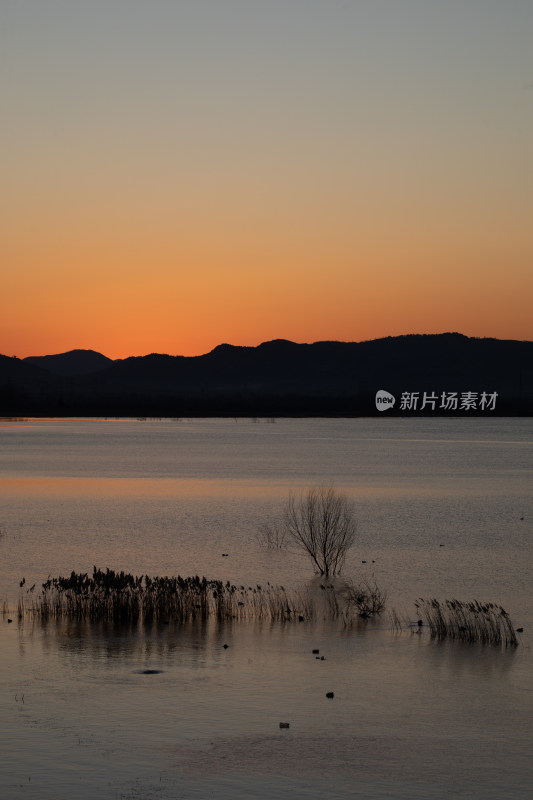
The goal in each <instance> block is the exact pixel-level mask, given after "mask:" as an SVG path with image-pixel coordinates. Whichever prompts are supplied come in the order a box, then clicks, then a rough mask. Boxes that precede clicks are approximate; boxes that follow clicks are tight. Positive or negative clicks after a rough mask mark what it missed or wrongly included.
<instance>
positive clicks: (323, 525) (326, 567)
mask: <svg viewBox="0 0 533 800" xmlns="http://www.w3.org/2000/svg"><path fill="white" fill-rule="evenodd" d="M283 521H284V526H285V528H286V530H287V533H288V535H289V537H290V539H291V540H292V541H293V542H294V543H295V544H296V545H297V546H298V547H299V548H300V549H302V550H303V551H304V552H306V553H307V555H308V556H309V557H310V559H311V561H312V562H313V564H314V565H315V567H316V569H317V570H318V572H319V573H320V574H321V575H325V576H326V577H328V576H329V575H336V574H337V573H338V572H340V570H341V569H342V566H343V564H344V559H345V558H346V553H347V552H348V550H349V549H350V547H351V546H352V545H353V543H354V541H355V534H356V528H357V526H356V521H355V511H354V507H353V504H352V503H351V502H350V500H349V499H348V497H347V495H346V494H344V493H343V492H339V491H338V490H337V489H335V488H334V487H333V486H318V487H314V488H311V489H307V491H305V492H301V493H300V494H299V495H297V496H295V495H294V494H290V495H289V498H288V500H287V504H286V506H285V510H284V514H283Z"/></svg>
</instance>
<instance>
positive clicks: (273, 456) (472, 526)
mask: <svg viewBox="0 0 533 800" xmlns="http://www.w3.org/2000/svg"><path fill="white" fill-rule="evenodd" d="M532 478H533V422H532V421H529V420H507V419H471V420H469V419H458V420H453V419H446V420H442V419H440V420H430V419H404V420H401V419H379V420H276V421H275V422H272V421H265V420H260V421H258V422H252V421H244V420H239V421H237V422H235V421H233V420H205V421H204V420H202V421H197V420H194V421H188V420H184V421H167V420H164V421H131V420H116V421H103V420H102V421H27V422H3V423H2V422H0V529H1V530H2V535H1V536H0V599H3V598H6V599H7V601H8V602H9V603H10V604H11V606H13V605H14V604H15V603H16V600H17V597H18V592H19V587H18V583H19V581H20V580H21V578H22V577H25V578H26V586H29V585H30V584H31V583H33V582H36V583H37V584H38V585H39V584H40V583H42V582H43V581H44V580H46V578H47V577H48V575H52V576H55V575H58V574H64V573H67V572H68V573H69V572H70V571H71V570H73V569H74V570H76V571H84V572H85V571H91V570H92V567H93V564H96V565H97V566H100V567H102V568H105V567H110V568H113V569H125V570H128V571H132V572H136V573H138V574H142V573H148V574H182V575H189V574H197V573H199V574H201V575H202V574H205V575H206V576H207V577H210V578H222V579H228V580H231V581H232V582H238V583H241V582H242V583H252V582H253V583H264V582H266V581H267V580H270V582H271V583H283V584H284V585H287V584H288V585H290V586H299V585H305V584H306V583H309V582H312V581H313V575H312V571H311V569H310V565H309V564H308V563H307V562H306V560H305V559H304V558H303V557H302V556H300V555H298V554H297V553H294V552H287V551H282V552H272V551H268V550H264V549H262V548H261V547H260V545H259V543H258V540H257V536H256V531H257V526H258V524H259V523H261V522H262V521H263V520H265V519H269V518H271V517H272V515H274V514H275V513H277V511H278V510H279V509H280V507H281V505H282V503H283V500H284V498H285V497H286V496H287V494H288V492H289V491H290V490H291V489H293V490H297V489H299V488H305V487H307V486H309V485H315V484H320V483H334V484H335V485H336V486H338V487H340V488H343V489H345V490H346V491H347V492H348V493H349V494H350V495H352V496H353V498H354V500H355V502H356V505H357V513H358V520H359V533H358V540H357V544H356V546H355V547H354V549H353V551H352V553H351V554H350V557H349V558H348V560H347V563H346V567H345V574H346V575H347V576H349V577H354V578H361V577H366V576H368V575H369V574H371V573H372V574H373V575H374V576H375V579H376V581H377V582H378V584H379V585H380V586H381V587H382V588H383V589H385V590H386V591H387V594H388V605H389V607H395V608H396V609H398V610H399V611H404V612H405V614H406V615H407V616H409V617H410V618H412V619H416V614H415V608H414V605H413V601H414V600H415V599H416V598H417V597H420V596H423V597H429V596H436V597H439V598H441V599H444V598H447V597H452V596H455V597H459V598H460V599H465V600H469V599H473V598H478V599H480V600H491V601H494V602H498V603H501V604H502V605H503V606H504V607H505V608H506V609H507V611H508V612H509V613H510V615H511V617H512V618H513V620H514V621H515V624H516V625H517V626H523V627H524V629H525V630H524V633H523V634H521V644H520V646H519V647H518V648H516V649H515V650H512V651H505V650H499V649H494V648H482V647H478V646H467V645H461V644H457V643H445V644H436V643H435V642H432V641H431V640H430V639H429V638H428V637H427V636H426V635H424V634H422V635H420V636H418V635H414V634H412V633H410V632H404V633H402V634H397V633H394V632H393V631H392V630H390V625H389V622H388V618H387V615H386V614H384V615H383V618H382V619H381V621H380V622H378V623H370V624H368V625H366V626H365V627H363V628H361V629H357V630H341V629H339V628H338V627H336V626H333V625H331V624H326V623H323V622H322V623H315V624H311V623H302V624H295V625H288V624H286V625H267V624H252V623H248V624H244V623H241V624H234V625H233V626H224V627H223V628H220V627H217V626H216V625H214V624H210V625H208V626H206V627H205V628H202V627H199V626H190V627H186V628H178V627H175V626H173V625H172V624H171V625H166V626H157V625H154V626H153V627H150V628H143V629H142V630H138V629H135V630H132V629H127V628H116V627H113V626H109V625H108V626H104V625H100V626H97V625H93V626H90V625H86V624H80V623H61V624H59V623H57V624H56V623H54V624H49V625H46V626H40V625H37V624H32V622H31V620H27V619H26V620H25V621H24V622H23V623H18V621H17V619H16V618H15V620H14V622H13V623H11V624H10V623H8V622H7V617H5V618H4V619H3V621H0V647H1V653H2V663H1V673H0V674H1V683H0V687H1V694H0V705H1V708H0V720H1V723H0V724H1V737H2V741H1V747H0V763H1V773H0V791H1V792H2V796H5V797H8V798H19V797H21V798H22V797H28V798H43V800H59V798H72V797H74V796H76V797H80V798H87V799H88V798H93V797H95V796H96V794H98V796H100V797H101V798H104V799H105V798H110V800H111V799H113V800H114V798H151V797H154V798H156V797H157V798H177V797H183V798H204V797H220V798H241V797H242V798H253V797H257V798H266V797H268V798H273V797H275V798H285V797H289V796H291V797H302V798H304V797H305V798H332V797H334V798H349V797H368V798H385V797H387V798H390V797H397V798H404V797H405V798H408V797H409V798H412V797H420V798H428V797H431V798H440V797H458V798H463V797H464V798H470V797H476V798H478V797H479V798H505V797H513V798H514V797H524V798H525V797H530V796H531V792H532V789H533V774H532V770H531V767H530V762H531V756H532V755H533V753H532V747H531V733H532V731H531V719H532V712H533V695H532V692H533V679H532V669H531V668H532V666H533V664H532V661H533V659H532V656H531V631H532V630H533V595H532V591H531V589H532V585H533V582H532V577H533V576H532V573H533V568H532V567H533V560H532V558H531V555H532V553H531V550H532V547H531V541H532V539H531V533H532V524H531V523H532V519H533V502H532V491H531V490H532V486H533V480H532ZM222 553H228V554H229V556H228V557H223V556H222ZM363 561H366V562H367V563H366V564H363V563H362V562H363ZM372 562H374V563H372ZM223 644H229V645H230V646H229V647H228V648H227V649H224V648H223V647H222V645H223ZM317 647H318V648H320V651H321V653H323V654H324V655H325V656H326V660H325V661H317V660H316V659H315V658H314V656H313V655H312V653H311V650H312V649H314V648H317ZM146 668H150V669H158V670H161V672H160V673H159V674H155V675H145V674H142V670H143V669H146ZM327 691H334V692H335V698H334V699H333V700H328V699H326V697H325V693H326V692H327ZM280 721H288V722H290V729H288V730H280V729H279V722H280Z"/></svg>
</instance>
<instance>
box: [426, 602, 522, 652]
mask: <svg viewBox="0 0 533 800" xmlns="http://www.w3.org/2000/svg"><path fill="white" fill-rule="evenodd" d="M415 607H416V608H417V610H418V612H419V614H420V616H421V617H422V620H421V621H422V622H423V623H425V624H426V625H427V626H428V627H429V632H430V635H431V638H432V639H439V640H442V639H458V640H459V641H462V642H471V643H477V644H488V645H503V646H505V647H515V646H516V645H517V644H518V639H517V636H516V633H515V629H514V626H513V623H512V622H511V619H510V617H509V615H508V614H507V612H506V611H505V609H504V608H502V607H501V606H499V605H497V604H495V603H480V602H479V601H478V600H472V601H470V602H464V601H462V600H444V601H443V602H441V601H439V600H436V599H435V598H431V599H429V600H424V599H423V598H420V599H419V600H418V601H417V602H416V603H415Z"/></svg>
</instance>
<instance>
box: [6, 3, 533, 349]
mask: <svg viewBox="0 0 533 800" xmlns="http://www.w3.org/2000/svg"><path fill="white" fill-rule="evenodd" d="M223 5H224V8H223V9H222V8H221V4H219V3H215V2H214V0H201V2H199V3H198V4H195V5H194V6H189V5H188V4H185V5H184V6H183V5H181V4H177V5H176V6H174V5H173V4H168V3H163V2H160V0H155V6H156V7H157V12H158V13H153V6H151V7H150V10H149V9H148V8H147V7H145V6H144V4H142V3H140V2H137V0H135V1H134V2H132V3H131V4H129V5H128V14H127V15H126V16H124V15H123V14H121V13H119V10H118V6H114V5H111V6H106V11H105V13H104V6H103V5H102V6H100V5H99V4H85V3H82V2H81V1H80V0H73V2H72V3H71V4H68V6H65V4H61V3H58V2H56V0H52V1H51V3H49V4H47V8H46V9H45V8H44V7H35V8H34V7H32V10H31V14H30V13H29V10H28V9H26V8H24V7H23V6H19V5H17V4H13V5H11V6H10V7H9V9H8V10H7V9H5V10H4V11H3V12H2V16H3V20H2V21H3V23H5V24H4V25H3V26H2V33H0V37H2V40H3V41H2V44H3V48H4V56H3V58H4V60H5V63H6V69H5V70H3V74H2V76H0V90H1V91H2V96H3V98H4V106H5V120H6V124H5V131H4V134H5V137H4V138H5V142H6V144H5V153H6V163H5V168H4V175H3V188H2V190H1V192H0V213H1V214H2V221H3V229H4V230H3V241H2V245H1V260H2V292H1V295H0V310H1V314H0V352H3V353H5V354H8V355H17V356H19V357H25V356H28V355H45V354H51V353H59V352H66V351H68V350H71V349H75V348H80V349H93V350H97V351H99V352H101V353H104V354H105V355H107V356H109V357H111V358H124V357H127V356H130V355H143V354H146V353H150V352H163V353H171V354H180V355H200V354H202V353H206V352H209V351H210V350H212V349H213V348H214V347H215V346H216V345H218V344H220V343H222V342H228V343H231V344H235V345H248V346H255V345H257V344H259V343H261V342H263V341H268V340H271V339H275V338H285V339H290V340H292V341H298V342H302V341H306V342H312V341H319V340H326V339H328V340H341V341H362V340H368V339H375V338H381V337H384V336H389V335H400V334H408V333H438V332H442V331H448V330H457V331H460V332H461V333H464V334H465V335H470V336H480V337H484V336H488V337H496V338H503V339H530V340H531V339H533V318H532V315H531V310H530V309H531V298H532V297H533V270H532V269H531V264H532V262H533V237H532V236H531V232H530V231H531V224H530V221H531V218H533V197H532V192H531V185H533V174H532V167H533V165H532V159H531V148H530V142H531V138H532V135H533V125H532V123H533V107H532V103H531V97H532V95H531V91H529V90H526V89H525V88H524V87H525V86H527V85H529V84H528V81H530V80H531V73H530V72H529V73H528V70H531V58H530V47H529V39H530V37H529V35H528V31H531V29H532V26H533V9H532V8H529V9H528V8H525V7H524V5H523V4H521V3H519V2H516V1H515V0H510V3H509V4H506V6H505V9H503V8H498V7H497V5H495V4H489V5H487V4H486V3H484V2H481V0H475V1H474V2H473V3H472V4H470V5H469V7H468V8H459V7H457V8H456V7H446V8H444V7H438V6H437V5H435V6H431V7H426V8H424V9H421V8H420V5H419V4H418V3H414V2H412V0H406V2H405V3H402V4H400V6H401V7H396V6H391V7H387V8H385V6H382V5H381V4H375V5H374V4H364V5H362V4H353V6H352V5H349V6H348V5H347V6H346V7H343V8H342V10H341V7H340V6H339V7H337V6H335V8H332V6H331V4H330V3H325V2H324V3H322V2H318V3H313V4H309V3H307V2H303V0H294V3H292V4H291V5H290V8H288V7H287V5H286V4H285V3H284V4H281V3H280V2H278V1H277V0H274V2H272V3H269V4H265V5H264V6H263V5H262V4H261V5H258V4H252V5H250V6H248V5H246V4H243V3H241V2H238V0H228V2H227V3H224V4H223ZM50 12H53V13H50ZM495 42H497V46H495ZM451 53H453V58H452V57H451V55H450V54H451ZM273 54H275V56H274V55H273Z"/></svg>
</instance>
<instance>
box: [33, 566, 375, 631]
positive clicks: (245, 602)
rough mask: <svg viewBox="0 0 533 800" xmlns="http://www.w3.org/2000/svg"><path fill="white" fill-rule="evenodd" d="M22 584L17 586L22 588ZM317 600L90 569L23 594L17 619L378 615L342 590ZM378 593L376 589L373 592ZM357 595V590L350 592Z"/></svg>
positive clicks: (275, 589) (265, 589)
mask: <svg viewBox="0 0 533 800" xmlns="http://www.w3.org/2000/svg"><path fill="white" fill-rule="evenodd" d="M22 586H23V582H21V588H22ZM330 588H331V589H332V591H331V592H324V593H320V594H321V596H320V597H317V596H316V593H315V595H313V593H311V592H310V591H309V590H307V589H303V590H301V591H298V590H286V589H285V587H283V586H272V585H271V584H270V583H267V584H266V586H260V585H256V586H235V585H233V584H231V583H230V582H229V581H226V582H224V581H220V580H208V579H207V578H200V577H198V576H194V577H188V578H182V577H180V576H178V577H154V578H151V577H149V576H148V575H141V576H140V577H137V576H134V575H131V574H129V573H125V572H115V571H114V570H110V569H107V570H105V571H103V570H100V569H97V568H96V567H94V570H93V573H92V575H88V574H87V573H76V572H72V573H71V574H70V576H69V577H58V578H49V579H48V580H47V581H46V582H45V583H43V585H42V590H41V592H40V593H39V594H33V589H34V587H32V588H31V590H26V591H25V592H22V591H21V594H20V597H19V606H18V607H19V615H20V616H22V615H23V614H25V613H33V614H34V615H36V616H38V617H39V618H40V619H43V620H46V619H50V618H68V619H76V620H79V619H84V620H90V621H100V620H109V619H113V620H116V621H121V622H137V621H139V620H142V621H144V622H151V621H153V620H156V621H157V620H162V621H170V620H172V621H174V622H178V623H185V622H190V621H195V620H207V619H211V618H215V619H217V620H219V621H222V620H229V619H239V620H271V621H291V620H294V621H303V620H314V619H316V618H317V617H319V616H320V617H323V618H327V619H337V618H339V617H343V619H344V621H345V622H346V620H347V619H348V618H349V617H350V615H352V614H353V612H354V610H358V612H359V615H360V616H369V615H370V613H376V612H377V607H375V605H374V608H373V610H372V611H370V609H367V613H365V614H363V615H361V613H360V608H361V606H360V605H357V603H356V599H357V602H359V603H360V602H361V601H360V597H359V595H358V596H357V598H356V599H354V597H352V598H351V599H350V596H349V595H346V593H345V591H344V588H345V587H344V586H343V587H342V588H341V589H340V590H338V591H337V590H335V589H334V588H333V587H330ZM376 590H377V587H376ZM353 592H354V593H355V589H354V590H353Z"/></svg>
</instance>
